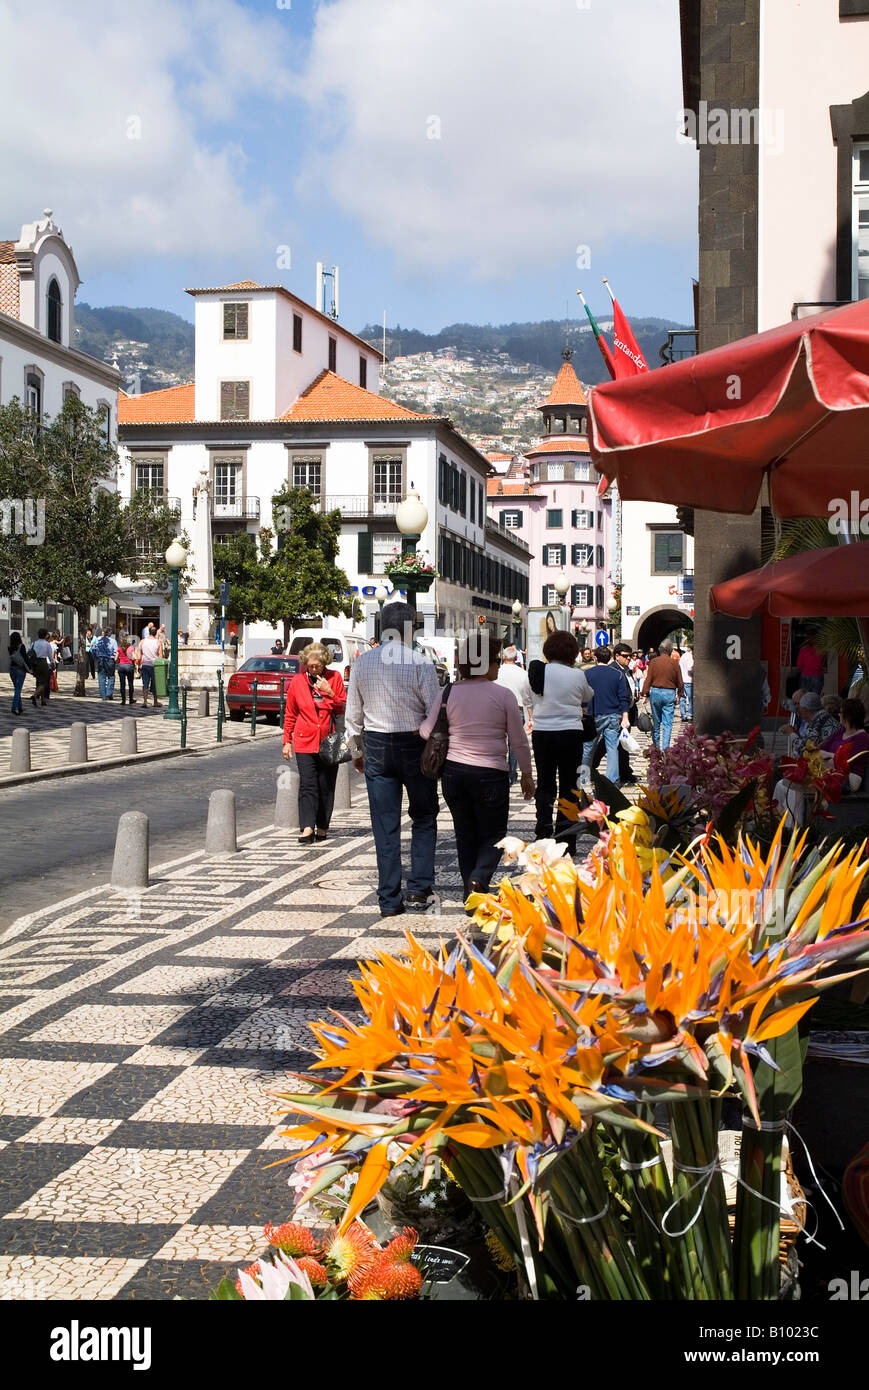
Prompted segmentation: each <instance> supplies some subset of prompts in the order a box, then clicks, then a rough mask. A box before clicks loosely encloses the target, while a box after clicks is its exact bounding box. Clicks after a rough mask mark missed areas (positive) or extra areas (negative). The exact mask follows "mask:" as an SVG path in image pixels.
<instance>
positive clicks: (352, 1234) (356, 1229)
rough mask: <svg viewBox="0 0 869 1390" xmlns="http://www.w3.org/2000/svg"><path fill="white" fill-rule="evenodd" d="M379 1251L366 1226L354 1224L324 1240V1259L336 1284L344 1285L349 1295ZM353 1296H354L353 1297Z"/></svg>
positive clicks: (377, 1257)
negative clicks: (347, 1288)
mask: <svg viewBox="0 0 869 1390" xmlns="http://www.w3.org/2000/svg"><path fill="white" fill-rule="evenodd" d="M380 1254H381V1252H380V1249H379V1247H378V1245H377V1242H376V1240H375V1239H374V1236H373V1235H372V1234H371V1232H370V1231H369V1229H368V1227H367V1226H363V1225H362V1223H361V1222H355V1223H354V1224H353V1225H352V1226H349V1227H348V1229H347V1230H346V1231H345V1232H344V1233H343V1235H338V1233H337V1232H336V1233H335V1234H334V1235H332V1236H330V1237H328V1238H327V1240H326V1244H325V1248H324V1257H325V1260H326V1264H327V1265H328V1267H329V1269H330V1270H331V1271H332V1274H333V1275H334V1277H335V1279H336V1280H337V1282H338V1283H340V1284H344V1283H346V1284H347V1285H348V1286H349V1288H350V1291H351V1293H353V1292H354V1290H355V1288H356V1286H357V1284H358V1283H359V1281H360V1279H362V1278H363V1276H364V1275H365V1274H367V1273H368V1271H369V1270H370V1269H372V1268H373V1266H374V1265H375V1264H376V1263H377V1261H378V1259H379V1258H380ZM354 1296H355V1295H354Z"/></svg>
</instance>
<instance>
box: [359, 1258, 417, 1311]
mask: <svg viewBox="0 0 869 1390" xmlns="http://www.w3.org/2000/svg"><path fill="white" fill-rule="evenodd" d="M421 1288H422V1275H421V1273H420V1272H419V1270H418V1269H417V1267H416V1265H412V1264H411V1263H410V1261H409V1260H401V1261H400V1262H399V1263H398V1264H391V1263H390V1262H389V1261H388V1260H385V1259H380V1260H379V1261H378V1263H377V1264H376V1265H374V1267H373V1268H372V1269H370V1270H369V1271H368V1272H367V1274H365V1275H363V1276H362V1278H361V1279H359V1280H358V1282H357V1284H356V1287H355V1288H352V1289H351V1293H352V1296H353V1298H354V1299H359V1300H365V1301H369V1302H370V1301H372V1300H377V1301H392V1300H395V1299H403V1298H418V1297H419V1291H420V1289H421Z"/></svg>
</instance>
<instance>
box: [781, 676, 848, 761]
mask: <svg viewBox="0 0 869 1390" xmlns="http://www.w3.org/2000/svg"><path fill="white" fill-rule="evenodd" d="M799 713H800V717H801V719H803V720H804V721H805V733H804V734H799V735H797V736H796V737H795V738H794V739H793V740H792V742H791V753H792V754H793V756H794V757H796V758H798V757H799V756H800V754H801V753H802V752H803V750H804V748H805V746H806V744H807V743H813V744H814V745H815V747H816V748H820V746H821V744H822V743H824V742H825V741H826V740H827V739H828V738H832V736H833V734H835V733H836V731H837V729H838V727H839V719H838V716H837V715H834V714H831V713H830V712H829V711H828V710H825V709H823V708H822V706H821V697H820V695H819V694H818V693H817V691H815V690H807V691H806V693H805V694H804V695H803V697H802V699H801V700H800V705H799Z"/></svg>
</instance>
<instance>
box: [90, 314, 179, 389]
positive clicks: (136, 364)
mask: <svg viewBox="0 0 869 1390" xmlns="http://www.w3.org/2000/svg"><path fill="white" fill-rule="evenodd" d="M75 345H76V347H77V348H80V349H81V351H82V352H87V353H89V354H90V355H91V357H98V358H100V359H101V360H102V361H103V362H111V363H112V365H113V366H115V367H117V368H118V370H119V371H120V373H121V378H122V382H121V384H122V386H125V387H128V386H129V385H131V384H132V383H133V382H134V381H135V379H136V378H138V389H139V390H140V391H156V390H159V389H160V387H163V386H178V385H180V384H181V382H183V381H190V380H191V378H192V376H193V324H192V323H188V321H187V319H183V318H181V316H180V314H172V313H169V311H168V310H166V309H129V308H126V307H124V306H123V305H113V306H112V307H110V308H105V309H92V308H91V306H90V305H89V304H76V306H75Z"/></svg>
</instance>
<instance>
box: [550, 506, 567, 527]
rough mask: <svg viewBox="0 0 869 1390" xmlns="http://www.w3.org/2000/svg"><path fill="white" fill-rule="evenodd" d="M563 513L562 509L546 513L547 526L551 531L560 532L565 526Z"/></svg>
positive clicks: (558, 508)
mask: <svg viewBox="0 0 869 1390" xmlns="http://www.w3.org/2000/svg"><path fill="white" fill-rule="evenodd" d="M563 515H564V514H563V512H562V510H561V508H560V507H557V508H555V509H554V510H552V511H548V512H547V513H546V525H547V527H548V529H549V530H550V531H558V530H560V529H561V527H562V526H563V524H564V523H563V521H562V517H563Z"/></svg>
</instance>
